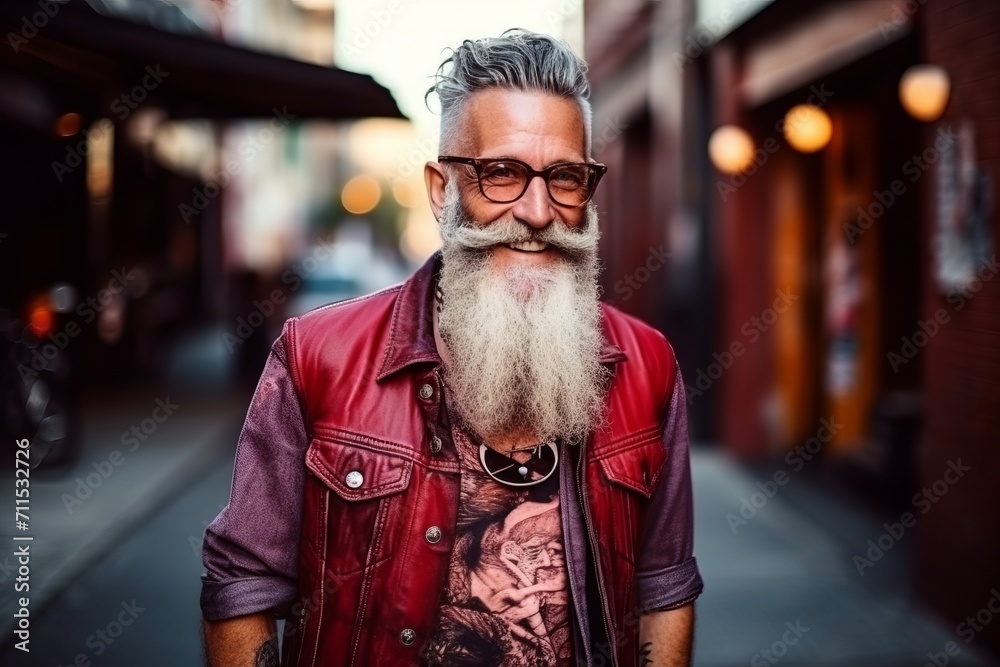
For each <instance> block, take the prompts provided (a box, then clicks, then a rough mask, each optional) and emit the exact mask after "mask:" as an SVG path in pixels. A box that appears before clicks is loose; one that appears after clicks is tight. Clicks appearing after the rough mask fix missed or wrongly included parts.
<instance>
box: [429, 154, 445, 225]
mask: <svg viewBox="0 0 1000 667" xmlns="http://www.w3.org/2000/svg"><path fill="white" fill-rule="evenodd" d="M447 182H448V176H447V175H446V174H445V173H444V167H443V166H442V165H441V164H440V163H439V162H428V163H427V164H425V165H424V185H426V186H427V200H428V201H429V202H430V203H431V212H432V213H434V218H435V219H436V220H440V219H441V211H442V210H444V199H445V195H444V190H445V184H446V183H447Z"/></svg>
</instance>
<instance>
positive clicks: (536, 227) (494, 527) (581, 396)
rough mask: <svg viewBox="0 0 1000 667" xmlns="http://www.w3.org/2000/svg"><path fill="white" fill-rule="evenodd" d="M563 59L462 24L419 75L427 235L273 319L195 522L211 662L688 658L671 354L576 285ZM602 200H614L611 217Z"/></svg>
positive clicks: (583, 127) (572, 105)
mask: <svg viewBox="0 0 1000 667" xmlns="http://www.w3.org/2000/svg"><path fill="white" fill-rule="evenodd" d="M585 72H586V65H585V64H584V63H583V62H582V61H581V60H579V59H578V58H577V57H576V56H574V55H573V53H572V52H571V51H570V50H569V49H568V47H567V46H566V45H565V44H563V43H561V42H558V41H556V40H553V39H551V38H549V37H546V36H543V35H538V34H533V33H528V32H523V31H508V32H507V33H505V34H504V35H503V36H502V37H500V38H497V39H489V40H480V41H476V42H471V41H466V42H465V43H463V44H462V45H461V46H460V47H459V48H458V49H457V50H455V51H454V53H453V54H452V55H451V57H450V58H449V59H448V60H447V61H445V63H444V64H443V65H442V67H441V69H440V70H439V72H438V77H437V82H436V84H435V85H434V87H433V88H432V91H433V92H436V94H437V95H438V96H439V98H440V101H441V108H442V113H441V157H439V159H438V161H437V162H431V163H429V164H428V165H427V166H426V168H425V178H426V183H427V192H428V196H429V199H430V203H431V207H432V209H433V211H434V214H435V216H436V217H437V218H438V220H439V222H440V224H441V232H442V237H443V239H444V245H443V248H442V250H441V252H439V253H437V254H435V256H434V257H432V258H431V259H430V260H428V262H427V263H426V264H425V265H424V266H423V268H421V269H420V270H419V271H418V272H417V273H416V274H415V275H414V276H413V277H412V278H410V279H409V280H407V281H406V282H405V283H403V284H402V285H400V286H395V287H391V288H388V289H386V290H383V291H381V292H378V293H375V294H372V295H369V296H365V297H361V298H358V299H354V300H351V301H347V302H343V303H339V304H334V305H331V306H327V307H324V308H321V309H318V310H316V311H313V312H311V313H308V314H306V315H304V316H302V317H299V318H294V319H292V320H289V321H288V322H287V323H286V325H285V328H284V331H283V333H282V335H281V337H280V338H279V339H278V340H277V341H276V342H275V344H274V346H273V348H272V354H271V356H270V358H269V360H268V362H267V366H266V368H265V370H264V374H263V377H262V378H261V380H260V384H259V385H258V388H257V392H256V394H255V396H254V399H253V402H252V405H251V407H250V412H249V414H248V417H247V421H246V424H245V426H244V430H243V433H242V434H241V436H240V440H239V446H238V450H237V458H236V466H235V472H234V479H233V488H232V497H231V500H230V504H229V506H228V507H227V508H226V509H225V510H223V512H222V513H221V514H220V515H219V517H218V518H217V519H216V520H215V522H214V523H212V525H211V526H209V528H208V531H207V533H206V537H205V550H204V560H205V566H206V568H207V570H208V572H207V574H206V575H205V576H204V577H203V590H202V599H201V605H202V610H203V613H204V616H205V619H206V620H205V638H206V648H207V653H208V659H209V663H210V664H211V665H212V667H229V666H237V665H239V666H250V665H270V664H277V641H276V630H275V619H276V618H285V619H286V621H285V629H284V632H283V633H282V638H283V649H282V652H283V654H284V655H283V659H282V662H283V664H286V665H377V666H379V667H383V666H392V665H424V664H431V665H477V666H478V665H498V666H503V667H522V666H527V665H531V666H536V665H560V666H562V665H622V666H627V667H633V666H635V665H640V664H642V665H646V664H654V665H687V664H689V662H690V651H691V648H690V646H691V635H692V625H693V602H694V600H695V598H696V597H697V596H698V595H699V594H700V593H701V590H702V583H701V578H700V576H699V573H698V568H697V565H696V563H695V559H694V557H693V555H692V549H693V547H692V507H691V490H690V472H689V462H688V443H687V434H686V421H685V405H684V394H683V386H684V385H683V382H682V381H681V378H680V374H679V372H678V369H677V365H676V362H675V360H674V356H673V352H672V350H671V348H670V347H669V345H668V344H667V342H666V340H665V339H664V338H663V336H662V335H661V334H660V333H658V332H657V331H655V330H653V329H652V328H650V327H648V326H646V325H645V324H642V323H641V322H639V321H637V320H635V319H633V318H631V317H628V316H626V315H624V314H622V313H621V312H619V311H617V310H615V309H613V308H611V307H609V306H606V305H603V304H601V303H600V301H599V299H598V295H599V288H598V284H597V277H598V260H597V238H598V231H597V216H596V212H595V209H594V206H593V204H592V203H591V197H592V195H593V192H594V188H596V186H597V184H598V181H599V180H600V177H601V175H602V174H603V172H604V167H603V166H602V165H598V164H596V163H594V162H593V161H592V160H591V159H590V158H589V155H590V107H589V103H588V101H587V96H588V94H589V86H588V83H587V79H586V73H585ZM615 222H616V223H617V224H627V221H615Z"/></svg>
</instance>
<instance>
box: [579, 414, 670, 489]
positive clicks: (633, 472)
mask: <svg viewBox="0 0 1000 667" xmlns="http://www.w3.org/2000/svg"><path fill="white" fill-rule="evenodd" d="M594 458H595V459H596V460H597V463H598V464H599V465H600V467H601V472H602V473H603V475H604V478H605V479H606V480H607V481H608V482H610V483H612V484H615V485H617V486H620V487H624V488H625V489H629V490H631V491H634V492H635V493H638V494H639V495H641V496H642V497H644V498H645V499H647V500H648V499H649V498H650V496H652V495H653V491H655V490H656V483H657V482H658V481H659V479H660V473H661V472H662V471H663V464H664V463H665V462H666V460H667V453H666V451H665V450H664V448H663V438H662V436H661V434H660V430H659V428H658V427H656V426H652V427H649V428H646V429H643V430H642V431H638V432H636V433H634V434H632V435H630V436H627V437H625V438H623V439H622V440H620V441H618V442H616V443H611V444H610V445H608V446H607V447H603V448H602V449H601V451H600V452H595V454H594Z"/></svg>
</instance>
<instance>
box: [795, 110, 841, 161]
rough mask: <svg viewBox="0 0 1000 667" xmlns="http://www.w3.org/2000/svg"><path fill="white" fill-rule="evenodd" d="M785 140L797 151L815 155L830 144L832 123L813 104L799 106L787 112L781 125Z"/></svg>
mask: <svg viewBox="0 0 1000 667" xmlns="http://www.w3.org/2000/svg"><path fill="white" fill-rule="evenodd" d="M783 131H784V133H785V139H787V140H788V143H790V144H791V145H792V148H794V149H795V150H797V151H801V152H803V153H815V152H816V151H818V150H821V149H822V148H824V147H825V146H826V145H827V144H828V143H830V137H831V136H833V123H831V122H830V116H828V115H827V113H826V112H825V111H823V110H822V109H820V108H819V107H818V106H816V105H815V104H799V105H797V106H794V107H792V108H791V109H789V110H788V113H787V114H785V122H784V125H783Z"/></svg>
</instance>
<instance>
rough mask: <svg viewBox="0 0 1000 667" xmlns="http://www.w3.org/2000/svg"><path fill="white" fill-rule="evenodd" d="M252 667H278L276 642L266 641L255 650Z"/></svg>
mask: <svg viewBox="0 0 1000 667" xmlns="http://www.w3.org/2000/svg"><path fill="white" fill-rule="evenodd" d="M253 664H254V667H278V640H277V639H268V640H267V641H266V642H264V643H263V644H261V645H260V648H259V649H257V658H256V659H255V660H254V663H253Z"/></svg>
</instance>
